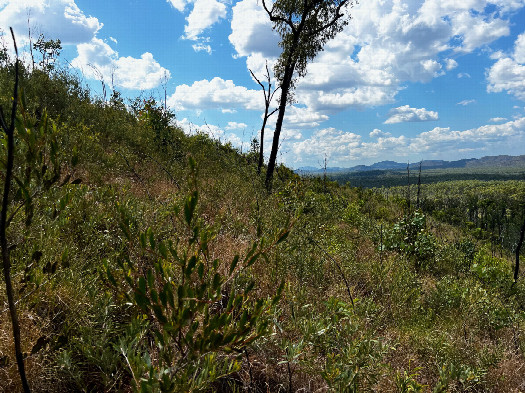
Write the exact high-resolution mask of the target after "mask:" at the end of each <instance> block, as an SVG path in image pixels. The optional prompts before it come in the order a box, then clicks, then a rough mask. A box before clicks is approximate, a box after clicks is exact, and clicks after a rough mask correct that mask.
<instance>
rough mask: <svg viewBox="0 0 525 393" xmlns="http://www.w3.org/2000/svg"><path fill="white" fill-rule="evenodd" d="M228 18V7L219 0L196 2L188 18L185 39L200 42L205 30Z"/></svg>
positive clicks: (200, 0) (196, 0) (198, 0)
mask: <svg viewBox="0 0 525 393" xmlns="http://www.w3.org/2000/svg"><path fill="white" fill-rule="evenodd" d="M225 17H226V6H225V5H224V4H223V3H221V2H219V1H217V0H195V2H194V4H193V10H192V11H191V12H190V14H189V15H188V17H187V18H186V22H187V24H186V26H184V38H187V39H189V40H198V39H199V38H200V36H201V34H202V33H203V32H204V30H206V29H208V28H209V27H210V26H212V25H213V24H215V23H217V22H218V21H219V20H220V19H223V18H225Z"/></svg>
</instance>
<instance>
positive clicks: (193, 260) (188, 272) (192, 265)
mask: <svg viewBox="0 0 525 393" xmlns="http://www.w3.org/2000/svg"><path fill="white" fill-rule="evenodd" d="M196 264H197V257H196V256H195V255H192V256H191V258H190V260H189V261H188V266H187V267H186V276H187V277H189V276H191V273H192V272H193V269H194V268H195V265H196Z"/></svg>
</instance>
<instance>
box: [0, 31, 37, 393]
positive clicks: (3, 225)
mask: <svg viewBox="0 0 525 393" xmlns="http://www.w3.org/2000/svg"><path fill="white" fill-rule="evenodd" d="M11 35H12V36H13V43H14V46H15V52H16V63H15V88H14V93H13V106H12V108H11V124H10V125H9V127H8V126H7V123H6V121H5V117H4V113H3V111H2V110H1V108H0V121H1V125H2V128H3V130H4V132H5V133H6V136H7V163H6V170H5V179H4V193H3V196H2V211H1V212H0V246H1V248H2V266H3V270H4V280H5V291H6V295H7V303H8V305H9V313H10V316H11V325H12V326H13V340H14V344H15V356H16V362H17V365H18V372H19V374H20V379H21V381H22V387H23V389H24V392H26V393H28V392H30V389H29V384H28V382H27V377H26V373H25V367H24V356H23V355H22V346H21V344H20V324H19V323H18V315H17V313H16V305H15V299H14V295H13V283H12V280H11V260H10V258H9V247H8V244H7V236H6V229H7V208H8V206H9V191H10V190H11V180H12V177H13V164H14V149H15V135H14V133H15V118H16V107H17V103H18V72H19V70H18V68H19V62H18V50H17V47H16V41H15V34H14V33H13V29H12V28H11Z"/></svg>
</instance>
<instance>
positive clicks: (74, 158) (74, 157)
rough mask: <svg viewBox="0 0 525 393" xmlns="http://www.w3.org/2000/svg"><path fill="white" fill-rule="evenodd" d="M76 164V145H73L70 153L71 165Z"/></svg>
mask: <svg viewBox="0 0 525 393" xmlns="http://www.w3.org/2000/svg"><path fill="white" fill-rule="evenodd" d="M77 164H78V149H77V147H76V146H73V152H72V154H71V166H72V167H75V166H77Z"/></svg>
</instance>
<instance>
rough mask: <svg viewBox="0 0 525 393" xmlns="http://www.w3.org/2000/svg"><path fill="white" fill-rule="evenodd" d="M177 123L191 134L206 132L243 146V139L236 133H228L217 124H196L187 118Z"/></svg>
mask: <svg viewBox="0 0 525 393" xmlns="http://www.w3.org/2000/svg"><path fill="white" fill-rule="evenodd" d="M177 125H178V126H179V127H180V128H182V130H183V131H184V132H185V133H186V134H189V135H195V134H206V135H208V136H210V137H211V138H213V139H216V140H220V141H221V142H224V143H231V144H232V145H233V146H234V147H237V148H242V146H243V144H244V143H243V141H242V140H241V138H239V136H238V135H236V134H234V133H231V132H230V133H226V132H224V130H223V129H222V128H220V127H218V126H216V125H212V124H203V125H196V124H193V123H192V122H191V121H189V120H188V119H187V118H184V119H182V120H179V121H177Z"/></svg>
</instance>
